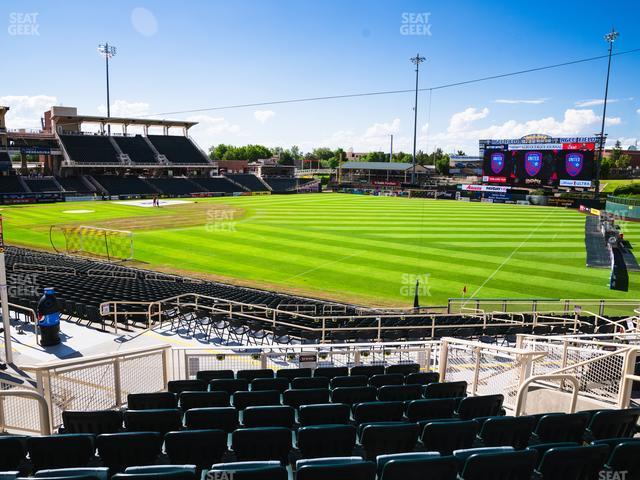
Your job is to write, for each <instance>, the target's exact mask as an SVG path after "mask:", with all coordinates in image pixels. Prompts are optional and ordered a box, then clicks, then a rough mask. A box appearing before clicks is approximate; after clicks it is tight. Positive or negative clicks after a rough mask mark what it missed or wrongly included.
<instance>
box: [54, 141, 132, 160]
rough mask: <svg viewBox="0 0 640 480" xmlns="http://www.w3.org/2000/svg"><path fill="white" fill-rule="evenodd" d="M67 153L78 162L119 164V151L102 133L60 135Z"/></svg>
mask: <svg viewBox="0 0 640 480" xmlns="http://www.w3.org/2000/svg"><path fill="white" fill-rule="evenodd" d="M60 140H61V141H62V143H63V144H64V147H65V149H66V151H67V154H68V155H69V157H70V158H71V160H73V161H75V162H77V163H97V164H101V163H104V164H109V163H110V164H119V163H120V162H119V160H118V152H116V150H115V148H113V145H112V144H111V141H110V140H109V138H108V137H106V136H102V135H60Z"/></svg>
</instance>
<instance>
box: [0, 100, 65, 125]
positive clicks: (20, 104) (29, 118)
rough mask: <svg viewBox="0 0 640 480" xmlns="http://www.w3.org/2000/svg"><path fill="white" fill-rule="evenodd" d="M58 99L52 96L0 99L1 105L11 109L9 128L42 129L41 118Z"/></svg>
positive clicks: (8, 119)
mask: <svg viewBox="0 0 640 480" xmlns="http://www.w3.org/2000/svg"><path fill="white" fill-rule="evenodd" d="M57 103H58V99H57V98H56V97H52V96H50V95H31V96H29V95H6V96H3V97H0V105H4V106H7V107H9V108H10V110H9V112H8V113H7V128H35V129H40V127H41V124H40V118H42V116H43V114H44V112H45V111H46V110H49V108H50V107H52V106H53V105H56V104H57Z"/></svg>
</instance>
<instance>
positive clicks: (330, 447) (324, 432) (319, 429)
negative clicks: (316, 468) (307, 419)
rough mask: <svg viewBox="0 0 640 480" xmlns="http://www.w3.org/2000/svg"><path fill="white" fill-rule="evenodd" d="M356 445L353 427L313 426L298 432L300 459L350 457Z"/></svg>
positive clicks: (354, 428)
mask: <svg viewBox="0 0 640 480" xmlns="http://www.w3.org/2000/svg"><path fill="white" fill-rule="evenodd" d="M355 444H356V427H354V426H353V425H315V426H309V427H302V428H300V429H299V430H298V442H297V446H298V449H299V450H300V454H301V455H302V458H321V457H342V456H350V455H351V454H352V452H353V449H354V448H355Z"/></svg>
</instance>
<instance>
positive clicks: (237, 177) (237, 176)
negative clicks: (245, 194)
mask: <svg viewBox="0 0 640 480" xmlns="http://www.w3.org/2000/svg"><path fill="white" fill-rule="evenodd" d="M225 177H227V178H229V179H231V180H233V181H234V182H236V183H238V184H240V185H242V186H243V187H246V188H247V189H248V190H250V191H252V192H268V191H269V189H268V188H267V186H266V185H265V184H264V183H262V181H261V180H260V179H259V178H258V177H256V176H255V175H254V174H253V173H234V174H230V173H227V174H226V175H225Z"/></svg>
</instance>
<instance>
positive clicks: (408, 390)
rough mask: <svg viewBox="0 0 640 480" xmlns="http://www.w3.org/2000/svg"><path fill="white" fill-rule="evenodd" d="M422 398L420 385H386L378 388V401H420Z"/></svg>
mask: <svg viewBox="0 0 640 480" xmlns="http://www.w3.org/2000/svg"><path fill="white" fill-rule="evenodd" d="M420 397H422V387H421V386H420V385H384V386H382V387H380V388H378V400H383V401H392V400H397V401H402V402H407V401H409V400H418V399H419V398H420Z"/></svg>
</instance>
